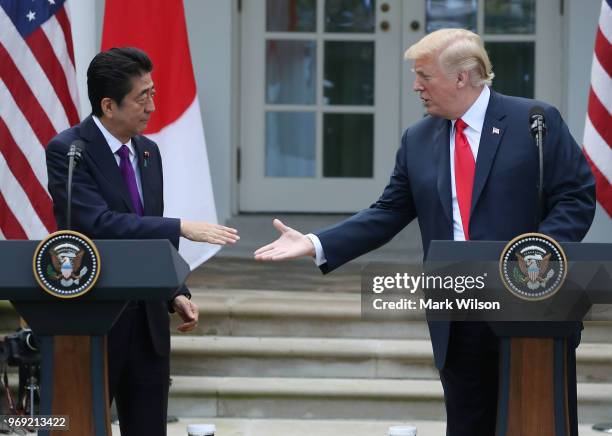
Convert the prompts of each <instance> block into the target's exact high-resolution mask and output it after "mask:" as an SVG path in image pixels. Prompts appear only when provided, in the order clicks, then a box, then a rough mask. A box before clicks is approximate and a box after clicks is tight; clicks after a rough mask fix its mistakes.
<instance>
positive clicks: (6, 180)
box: [0, 154, 49, 238]
mask: <svg viewBox="0 0 612 436" xmlns="http://www.w3.org/2000/svg"><path fill="white" fill-rule="evenodd" d="M0 174H2V175H3V177H2V183H1V184H0V192H1V193H2V195H4V199H5V200H6V204H7V206H8V209H10V210H11V211H12V213H13V215H15V218H16V219H17V221H19V224H20V225H21V227H22V228H23V230H24V231H25V233H26V236H27V237H28V238H39V237H41V235H47V234H48V233H49V232H48V231H47V229H46V228H45V226H44V224H43V223H42V221H41V220H40V218H39V217H38V215H37V214H36V213H34V210H33V208H32V205H31V203H30V202H29V200H28V196H27V195H26V194H25V192H24V191H23V188H22V187H21V185H20V184H19V183H18V182H17V180H16V179H15V178H14V177H9V176H10V175H12V173H11V171H10V169H9V167H8V165H7V163H6V160H5V158H4V155H3V154H0Z"/></svg>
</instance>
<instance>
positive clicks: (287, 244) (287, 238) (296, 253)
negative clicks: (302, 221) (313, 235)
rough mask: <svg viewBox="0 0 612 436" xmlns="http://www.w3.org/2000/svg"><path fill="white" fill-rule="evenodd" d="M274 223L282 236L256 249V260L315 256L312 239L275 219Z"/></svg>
mask: <svg viewBox="0 0 612 436" xmlns="http://www.w3.org/2000/svg"><path fill="white" fill-rule="evenodd" d="M272 225H273V226H274V228H275V229H276V230H278V231H279V232H280V234H281V235H280V237H279V238H278V239H277V240H276V241H274V242H272V243H270V244H268V245H265V246H263V247H261V248H259V249H257V250H256V251H255V253H254V254H255V260H288V259H296V258H298V257H304V256H314V255H315V248H314V245H313V243H312V241H311V240H310V239H309V238H308V237H307V236H306V235H304V234H302V233H300V232H298V231H297V230H294V229H292V228H291V227H288V226H286V225H284V224H283V223H282V222H281V220H279V219H274V221H272Z"/></svg>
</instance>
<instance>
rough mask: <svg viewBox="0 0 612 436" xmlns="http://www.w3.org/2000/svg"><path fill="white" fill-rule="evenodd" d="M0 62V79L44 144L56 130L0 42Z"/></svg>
mask: <svg viewBox="0 0 612 436" xmlns="http://www.w3.org/2000/svg"><path fill="white" fill-rule="evenodd" d="M0 63H2V64H3V65H2V68H1V69H0V79H2V81H4V83H5V85H6V86H7V88H8V89H9V92H10V93H11V94H12V95H13V97H14V99H15V101H16V103H17V106H18V107H19V109H20V110H21V112H23V114H24V115H25V117H26V119H27V120H28V122H29V124H30V125H31V126H32V127H34V133H35V134H36V137H37V138H38V141H39V142H40V143H41V144H46V143H47V141H49V140H50V139H51V138H53V136H55V135H56V134H57V131H56V130H55V129H54V128H53V125H52V124H51V120H49V117H48V116H47V113H46V112H45V111H44V110H43V108H42V106H41V105H40V104H39V103H38V100H37V99H36V97H35V96H34V94H33V93H32V90H31V88H30V87H29V86H28V84H27V82H26V81H25V79H24V78H23V76H22V75H21V73H20V72H19V70H18V69H17V66H16V65H15V64H14V63H13V59H12V58H11V57H10V56H9V55H8V53H7V52H6V50H5V47H4V46H3V45H2V44H0Z"/></svg>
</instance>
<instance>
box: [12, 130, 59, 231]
mask: <svg viewBox="0 0 612 436" xmlns="http://www.w3.org/2000/svg"><path fill="white" fill-rule="evenodd" d="M0 153H2V154H3V155H4V158H5V159H6V163H7V165H8V167H9V169H10V170H11V173H12V174H13V176H14V177H15V179H16V180H17V182H19V184H20V185H21V187H22V188H23V190H24V191H25V194H26V195H27V196H28V199H29V200H30V203H31V204H32V206H33V207H34V210H35V211H36V213H37V214H38V217H39V218H40V220H41V221H42V222H43V224H44V225H45V227H46V229H47V230H48V231H49V232H51V231H53V229H54V228H55V218H54V217H53V207H52V206H51V197H49V194H48V193H47V192H46V191H45V189H44V188H43V187H42V186H41V185H40V183H39V182H38V179H37V178H36V175H35V174H34V171H33V170H32V167H31V166H30V163H29V162H28V160H27V158H26V156H25V155H24V154H23V152H22V151H21V149H20V148H19V146H18V145H17V144H16V143H15V141H14V140H13V137H12V136H11V133H10V132H9V130H8V128H7V127H6V124H5V123H4V120H3V119H1V118H0Z"/></svg>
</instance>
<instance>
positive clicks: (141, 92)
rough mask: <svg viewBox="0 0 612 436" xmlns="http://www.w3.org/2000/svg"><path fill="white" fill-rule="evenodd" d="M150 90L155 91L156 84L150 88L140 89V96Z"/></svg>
mask: <svg viewBox="0 0 612 436" xmlns="http://www.w3.org/2000/svg"><path fill="white" fill-rule="evenodd" d="M149 91H155V85H152V86H150V87H148V88H145V89H143V90H142V91H140V93H139V94H138V96H139V97H140V96H141V95H145V94H146V93H148V92H149Z"/></svg>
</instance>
